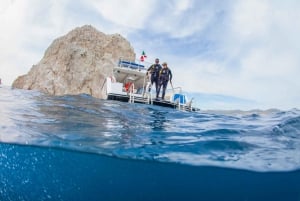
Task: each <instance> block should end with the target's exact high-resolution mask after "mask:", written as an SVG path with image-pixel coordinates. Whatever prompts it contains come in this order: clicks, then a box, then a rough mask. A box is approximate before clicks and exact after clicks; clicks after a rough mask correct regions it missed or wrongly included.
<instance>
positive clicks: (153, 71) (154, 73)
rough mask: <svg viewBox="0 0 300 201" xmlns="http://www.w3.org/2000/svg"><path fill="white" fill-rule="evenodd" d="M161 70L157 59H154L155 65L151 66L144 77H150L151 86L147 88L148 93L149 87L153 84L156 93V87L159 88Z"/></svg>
mask: <svg viewBox="0 0 300 201" xmlns="http://www.w3.org/2000/svg"><path fill="white" fill-rule="evenodd" d="M161 69H162V67H161V65H160V64H159V59H158V58H156V59H155V64H152V65H151V66H150V67H149V68H148V70H147V74H146V75H150V76H151V78H150V79H151V85H150V87H149V92H151V87H152V85H153V83H155V90H156V93H157V90H158V87H159V83H158V81H159V72H160V70H161Z"/></svg>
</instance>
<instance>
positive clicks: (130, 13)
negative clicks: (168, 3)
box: [88, 0, 157, 29]
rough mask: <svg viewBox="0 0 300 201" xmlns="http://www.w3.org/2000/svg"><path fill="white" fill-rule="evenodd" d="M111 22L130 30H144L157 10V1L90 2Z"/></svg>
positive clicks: (109, 0) (104, 0)
mask: <svg viewBox="0 0 300 201" xmlns="http://www.w3.org/2000/svg"><path fill="white" fill-rule="evenodd" d="M88 2H90V3H91V4H92V6H93V7H94V8H95V9H96V10H97V11H98V12H99V13H100V14H101V15H102V16H103V17H104V18H106V19H107V20H109V21H110V22H112V23H114V24H116V25H120V26H126V27H128V28H135V29H139V28H143V27H144V26H145V24H146V23H147V20H148V16H149V15H150V13H151V12H152V10H153V9H155V7H154V5H155V4H156V2H157V1H156V0H152V1H140V0H125V1H120V0H88Z"/></svg>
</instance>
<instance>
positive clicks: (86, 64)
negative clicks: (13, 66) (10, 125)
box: [12, 25, 135, 98]
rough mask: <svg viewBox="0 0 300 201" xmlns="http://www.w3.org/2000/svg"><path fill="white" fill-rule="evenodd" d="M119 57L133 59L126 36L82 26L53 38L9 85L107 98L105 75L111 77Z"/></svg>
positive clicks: (58, 93)
mask: <svg viewBox="0 0 300 201" xmlns="http://www.w3.org/2000/svg"><path fill="white" fill-rule="evenodd" d="M120 58H123V59H127V60H134V59H135V53H134V50H133V48H132V47H131V45H130V43H129V42H128V41H127V40H126V39H125V38H123V37H122V36H121V35H119V34H113V35H106V34H104V33H101V32H99V31H97V30H96V29H95V28H93V27H92V26H89V25H85V26H83V27H79V28H76V29H74V30H72V31H70V32H69V33H68V34H67V35H65V36H62V37H60V38H58V39H56V40H54V41H53V43H52V44H51V45H50V47H49V48H48V49H47V50H46V52H45V54H44V57H43V58H42V60H41V61H40V62H39V63H38V64H37V65H33V66H32V68H31V70H30V71H29V73H28V74H26V75H23V76H19V77H18V78H17V79H16V80H15V81H14V82H13V85H12V87H13V88H20V89H29V90H32V89H34V90H40V91H43V92H46V93H49V94H52V95H64V94H81V93H85V94H90V95H92V96H94V97H96V98H106V77H109V76H112V74H113V67H114V65H116V64H117V62H118V60H119V59H120Z"/></svg>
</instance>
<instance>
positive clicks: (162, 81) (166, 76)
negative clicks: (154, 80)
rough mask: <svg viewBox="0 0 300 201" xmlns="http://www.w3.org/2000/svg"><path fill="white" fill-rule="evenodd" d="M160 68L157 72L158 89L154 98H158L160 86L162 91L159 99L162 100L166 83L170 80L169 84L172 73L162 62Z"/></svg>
mask: <svg viewBox="0 0 300 201" xmlns="http://www.w3.org/2000/svg"><path fill="white" fill-rule="evenodd" d="M162 66H163V68H162V69H161V70H160V72H159V87H158V90H157V93H156V98H158V97H159V92H160V88H161V86H162V87H163V89H162V97H161V98H162V100H164V99H165V94H166V89H167V86H168V82H169V80H170V82H171V81H172V71H171V70H170V69H169V68H168V64H167V63H166V62H164V63H163V64H162Z"/></svg>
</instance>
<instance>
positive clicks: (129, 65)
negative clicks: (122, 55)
mask: <svg viewBox="0 0 300 201" xmlns="http://www.w3.org/2000/svg"><path fill="white" fill-rule="evenodd" d="M118 66H119V67H123V68H130V69H134V70H139V71H141V70H146V67H145V65H143V64H140V63H137V62H135V61H127V60H123V59H120V60H119V62H118Z"/></svg>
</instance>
